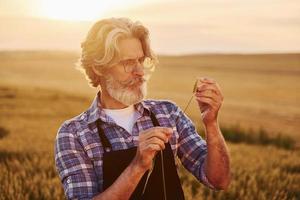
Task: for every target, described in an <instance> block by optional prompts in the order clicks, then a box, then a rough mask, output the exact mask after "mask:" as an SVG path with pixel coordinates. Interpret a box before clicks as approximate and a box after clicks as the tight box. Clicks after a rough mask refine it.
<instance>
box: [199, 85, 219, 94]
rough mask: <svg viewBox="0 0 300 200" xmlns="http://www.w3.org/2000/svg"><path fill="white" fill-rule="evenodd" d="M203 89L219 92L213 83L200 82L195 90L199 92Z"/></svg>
mask: <svg viewBox="0 0 300 200" xmlns="http://www.w3.org/2000/svg"><path fill="white" fill-rule="evenodd" d="M205 90H212V91H214V92H215V93H216V94H220V91H219V89H218V88H217V87H216V85H215V84H212V85H208V84H201V85H199V86H198V87H197V90H196V91H197V92H201V91H205Z"/></svg>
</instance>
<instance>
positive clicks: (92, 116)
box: [55, 95, 213, 199]
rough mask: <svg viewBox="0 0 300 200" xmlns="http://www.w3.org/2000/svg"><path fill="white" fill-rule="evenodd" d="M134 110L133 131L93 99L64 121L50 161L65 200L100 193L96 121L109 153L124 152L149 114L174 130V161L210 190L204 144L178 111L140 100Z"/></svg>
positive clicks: (165, 103)
mask: <svg viewBox="0 0 300 200" xmlns="http://www.w3.org/2000/svg"><path fill="white" fill-rule="evenodd" d="M134 107H135V109H136V110H137V111H138V112H139V113H140V114H141V117H140V118H139V119H138V120H137V122H136V123H135V124H134V127H133V130H132V133H128V132H127V131H126V130H125V129H124V128H122V127H120V126H118V125H117V124H116V123H115V122H114V121H113V119H112V118H110V117H109V116H108V115H106V114H105V112H104V111H103V109H102V107H101V104H100V102H99V98H98V95H97V96H96V97H95V99H94V101H93V103H92V105H91V106H90V108H89V109H88V110H87V111H85V112H83V113H81V114H80V115H78V116H76V117H74V118H72V119H70V120H67V121H65V122H64V123H63V124H62V126H61V127H60V128H59V130H58V133H57V136H56V141H55V163H56V168H57V171H58V173H59V176H60V179H61V182H62V184H63V187H64V191H65V195H66V197H67V199H92V197H94V196H95V195H96V194H98V193H100V192H101V191H102V190H103V189H102V185H103V171H102V167H103V161H102V156H103V147H102V144H101V142H100V137H99V134H98V130H97V127H96V120H97V119H99V118H100V119H101V120H102V121H103V125H102V128H103V130H104V133H105V135H106V137H107V138H108V140H109V141H110V143H111V145H112V150H113V151H114V150H122V149H128V148H131V147H134V146H137V145H138V135H139V133H140V132H141V131H143V130H146V129H149V128H151V127H153V124H152V121H151V118H150V112H149V111H150V110H151V111H152V112H153V113H154V114H155V115H156V118H157V120H158V121H159V123H160V125H161V126H165V127H171V128H173V131H174V132H173V135H172V136H171V138H170V139H169V142H170V144H171V148H172V150H173V154H174V157H175V158H176V157H178V158H179V159H180V161H181V163H182V164H183V166H184V167H185V168H186V169H187V170H188V171H190V172H191V173H192V174H193V175H194V176H195V177H196V178H197V179H198V180H199V181H200V182H202V183H203V184H205V185H206V186H208V187H210V188H213V186H212V185H211V184H210V183H209V182H208V180H207V178H206V175H205V173H204V159H205V157H206V155H207V146H206V141H205V140H203V139H202V138H201V137H200V136H199V134H198V133H197V132H196V129H195V127H194V125H193V123H192V121H191V120H190V119H189V118H188V117H187V116H186V115H185V114H184V113H183V112H182V111H181V110H180V108H179V107H178V106H176V105H175V104H174V103H172V102H170V101H163V100H162V101H157V100H144V101H142V102H140V103H137V104H136V105H134ZM178 119H179V120H178Z"/></svg>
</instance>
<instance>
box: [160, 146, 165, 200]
mask: <svg viewBox="0 0 300 200" xmlns="http://www.w3.org/2000/svg"><path fill="white" fill-rule="evenodd" d="M160 157H161V167H162V178H163V186H164V200H167V189H166V180H165V167H164V156H163V151H160Z"/></svg>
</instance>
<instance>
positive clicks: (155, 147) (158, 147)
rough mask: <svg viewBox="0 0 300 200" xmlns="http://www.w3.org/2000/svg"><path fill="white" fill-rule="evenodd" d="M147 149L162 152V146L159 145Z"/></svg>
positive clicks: (150, 145)
mask: <svg viewBox="0 0 300 200" xmlns="http://www.w3.org/2000/svg"><path fill="white" fill-rule="evenodd" d="M147 149H149V150H151V151H160V150H161V149H160V146H159V145H158V144H149V145H148V146H147Z"/></svg>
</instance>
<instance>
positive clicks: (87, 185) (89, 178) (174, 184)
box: [55, 18, 230, 200]
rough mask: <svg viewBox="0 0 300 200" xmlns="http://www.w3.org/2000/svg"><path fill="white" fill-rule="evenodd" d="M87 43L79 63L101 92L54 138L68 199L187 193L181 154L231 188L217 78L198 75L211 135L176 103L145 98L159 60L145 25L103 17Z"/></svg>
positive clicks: (205, 179)
mask: <svg viewBox="0 0 300 200" xmlns="http://www.w3.org/2000/svg"><path fill="white" fill-rule="evenodd" d="M81 47H82V54H81V58H80V62H79V67H80V69H81V70H82V72H83V73H84V74H85V75H86V78H87V79H88V81H89V82H90V84H91V86H93V87H99V92H98V93H97V95H96V97H95V99H94V101H93V103H92V105H91V106H90V108H88V109H87V110H86V111H85V112H83V113H81V114H80V115H78V116H76V117H74V118H72V119H70V120H67V121H65V122H64V123H63V124H62V126H61V127H60V129H59V131H58V134H57V137H56V143H55V162H56V167H57V171H58V173H59V176H60V179H61V182H62V184H63V187H64V190H65V194H66V197H67V198H68V199H98V200H100V199H108V200H114V199H144V200H146V199H147V200H150V199H151V200H153V199H155V200H156V199H158V200H160V199H169V200H175V199H184V193H183V190H182V187H181V184H180V180H179V177H178V174H177V168H176V162H175V158H176V157H178V158H179V159H180V161H181V163H182V164H183V166H184V167H185V168H186V169H187V170H188V171H189V172H191V173H192V174H193V175H194V176H195V177H196V178H197V179H198V180H199V181H200V182H201V183H203V184H205V185H206V186H208V187H210V188H212V189H216V190H217V189H226V188H227V187H228V185H229V182H230V164H229V154H228V150H227V146H226V143H225V141H224V138H223V136H222V133H221V131H220V128H219V125H218V121H217V116H218V111H219V109H220V107H221V104H222V101H223V95H222V94H221V91H220V87H219V86H218V84H217V83H216V82H215V81H214V80H212V79H208V78H203V79H200V80H199V81H198V85H197V88H196V89H197V92H196V93H195V96H196V99H197V102H198V104H199V111H200V112H201V117H202V120H203V123H204V125H205V133H206V141H205V140H203V139H202V138H201V137H200V136H199V134H198V133H197V132H196V130H195V127H194V125H193V123H192V121H191V120H190V119H189V118H188V117H187V116H186V115H185V114H184V113H183V112H182V111H181V109H180V108H179V107H178V106H176V105H175V104H174V103H172V102H170V101H163V100H144V97H145V95H146V91H147V90H146V82H147V79H148V78H149V75H150V74H151V72H152V71H153V69H154V67H155V65H156V64H157V63H158V61H157V58H156V56H155V54H154V53H153V52H152V50H151V48H150V42H149V33H148V30H147V29H146V28H145V27H144V26H143V25H142V24H140V23H139V22H135V23H133V22H132V21H130V20H129V19H126V18H110V19H104V20H100V21H98V22H97V23H95V24H94V26H93V27H92V28H91V30H90V31H89V33H88V35H87V37H86V39H85V41H84V42H83V43H82V45H81Z"/></svg>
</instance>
